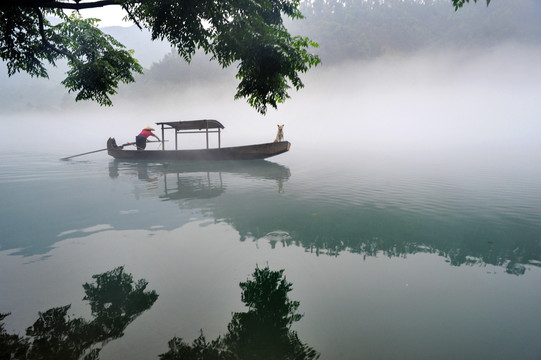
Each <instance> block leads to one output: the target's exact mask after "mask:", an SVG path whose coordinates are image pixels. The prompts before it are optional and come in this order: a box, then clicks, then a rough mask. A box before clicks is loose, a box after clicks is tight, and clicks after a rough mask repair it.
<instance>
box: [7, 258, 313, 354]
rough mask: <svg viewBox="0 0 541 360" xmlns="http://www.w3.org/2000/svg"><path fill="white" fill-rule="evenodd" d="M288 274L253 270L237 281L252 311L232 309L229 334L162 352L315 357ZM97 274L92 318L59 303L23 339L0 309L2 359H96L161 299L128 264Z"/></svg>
mask: <svg viewBox="0 0 541 360" xmlns="http://www.w3.org/2000/svg"><path fill="white" fill-rule="evenodd" d="M283 272H284V271H283V270H280V271H271V270H270V269H269V268H268V267H266V268H264V269H259V268H256V269H255V271H254V273H253V279H248V280H247V281H246V282H241V283H240V287H241V289H242V297H241V299H242V301H243V302H244V304H245V305H246V306H248V311H247V312H243V313H234V314H233V318H232V319H231V322H230V323H229V325H228V327H227V330H228V332H227V334H226V335H225V336H223V337H218V338H217V339H216V340H213V341H210V342H208V341H207V340H206V339H205V337H204V335H203V333H201V335H200V336H199V337H198V338H197V339H195V340H194V341H193V342H192V344H191V345H190V344H188V343H185V342H184V341H183V340H182V339H181V338H177V337H175V338H173V339H171V340H170V341H169V351H168V352H166V353H164V354H161V355H159V358H160V359H161V360H180V359H186V360H190V359H199V360H211V359H215V360H236V359H263V360H272V359H296V360H309V359H317V358H318V357H319V354H318V353H317V352H316V351H315V350H314V349H312V348H311V347H309V346H308V345H307V344H304V343H302V342H301V341H300V340H299V337H298V335H297V333H296V332H295V331H293V330H291V326H292V325H293V323H295V322H297V321H299V320H300V319H301V318H302V315H301V314H299V313H297V309H298V308H299V302H298V301H291V300H289V298H288V293H289V292H290V291H291V290H292V284H291V283H289V282H287V281H286V279H285V276H283ZM92 278H93V279H94V282H92V283H86V284H84V285H83V288H84V291H85V297H84V298H83V300H86V301H88V302H89V304H90V308H91V311H92V317H93V320H91V321H88V320H85V319H83V318H72V317H70V316H69V315H68V311H69V309H70V306H71V305H66V306H60V307H56V308H52V309H49V310H47V311H45V312H43V313H39V318H38V319H37V320H36V321H35V322H34V324H33V325H32V326H30V327H29V328H27V329H26V337H23V336H19V335H15V334H13V335H10V334H8V333H7V332H6V331H5V329H4V323H3V320H4V318H5V317H6V316H7V315H8V314H0V359H21V360H22V359H28V360H34V359H44V360H45V359H51V360H52V359H55V360H57V359H62V360H64V359H65V360H71V359H73V360H75V359H83V360H97V359H99V354H100V351H101V349H102V348H103V347H104V346H105V345H106V344H107V343H108V342H110V341H111V340H114V339H117V338H120V337H121V336H123V335H124V330H125V329H126V327H127V326H128V325H129V324H130V323H131V322H132V321H134V320H135V319H136V318H137V317H138V316H139V315H141V313H143V312H144V311H146V310H148V309H150V307H151V306H152V305H153V304H154V302H155V301H156V299H157V298H158V294H156V292H155V291H153V290H152V291H145V289H146V287H147V285H148V283H147V281H146V280H144V279H142V280H139V281H136V282H135V281H134V280H133V277H132V275H131V274H126V273H125V272H124V268H123V267H118V268H116V269H113V270H111V271H108V272H105V273H103V274H98V275H94V276H92Z"/></svg>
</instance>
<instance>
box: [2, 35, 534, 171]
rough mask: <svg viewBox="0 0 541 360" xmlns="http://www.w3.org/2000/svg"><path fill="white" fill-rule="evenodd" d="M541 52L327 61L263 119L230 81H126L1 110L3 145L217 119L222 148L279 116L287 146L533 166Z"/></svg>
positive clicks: (251, 137)
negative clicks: (162, 85)
mask: <svg viewBox="0 0 541 360" xmlns="http://www.w3.org/2000/svg"><path fill="white" fill-rule="evenodd" d="M540 60H541V49H540V48H533V47H526V46H520V45H514V44H506V45H502V46H499V47H496V48H492V49H489V50H485V51H477V52H472V51H469V52H466V51H463V52H458V51H448V52H438V53H418V54H416V55H412V56H402V57H401V56H394V57H393V56H389V57H383V58H378V59H375V60H370V61H365V62H355V63H348V64H343V65H341V66H338V67H329V66H325V64H323V65H322V66H319V67H317V68H315V69H312V70H311V71H310V72H309V73H308V74H306V75H305V76H304V82H305V88H304V89H302V90H300V91H299V92H295V91H292V92H291V95H292V98H291V99H289V100H288V101H286V103H285V104H282V105H280V106H279V108H278V110H274V109H270V110H269V112H268V114H267V115H266V116H261V115H259V114H257V113H256V112H255V110H253V109H251V108H250V107H249V106H248V105H247V103H246V102H245V101H244V100H237V101H234V100H233V96H234V92H235V86H236V83H235V80H234V79H233V78H231V79H230V81H229V82H227V83H216V84H212V86H209V85H195V86H190V87H189V88H186V89H185V90H183V91H179V90H165V91H164V92H163V93H153V94H152V96H149V97H148V98H141V97H134V98H130V97H128V96H122V92H123V91H127V90H126V87H124V88H121V89H120V93H121V95H119V96H116V97H114V98H113V102H114V104H115V105H114V106H113V107H99V106H98V105H96V104H93V103H89V102H86V103H84V102H79V103H76V104H69V106H68V107H66V109H62V110H60V109H59V110H51V109H46V110H32V111H24V112H23V111H17V112H2V113H0V116H1V118H2V120H1V121H2V125H3V128H4V133H5V134H6V135H7V136H5V137H4V140H3V142H2V144H1V145H0V151H2V152H13V151H22V152H25V151H31V152H34V151H39V152H44V151H45V152H58V153H59V154H61V155H70V154H76V153H81V152H85V151H90V150H95V149H100V148H103V147H105V142H106V139H107V138H108V137H109V136H112V137H115V138H116V139H117V142H118V143H124V142H127V141H133V138H134V136H135V135H136V134H137V133H138V131H139V130H140V129H141V128H143V127H145V126H147V125H153V124H154V123H155V122H159V121H175V120H187V119H197V118H215V119H218V120H220V121H221V122H222V123H223V124H224V125H225V126H226V129H225V131H224V133H223V136H222V146H232V145H241V144H250V143H259V142H267V141H272V140H273V139H274V136H275V132H276V124H285V135H286V140H289V141H290V142H292V143H293V147H292V150H293V151H300V150H301V149H303V148H304V149H312V148H323V147H324V148H327V149H329V150H331V149H336V150H340V151H342V150H355V151H359V152H366V153H374V154H380V155H399V154H404V153H408V154H416V155H421V154H422V155H423V156H425V155H428V156H433V155H437V156H450V157H453V156H456V155H457V154H462V155H464V154H468V156H475V155H476V154H477V155H482V156H487V157H488V158H492V159H494V155H495V152H496V153H497V156H498V157H501V158H502V159H504V158H507V157H508V156H510V157H512V158H513V161H517V160H523V161H526V162H532V164H533V163H535V161H537V160H539V157H540V156H541V142H540V141H539V138H540V134H541V106H540V99H541V67H539V61H540ZM11 80H12V79H9V81H11ZM38 85H39V83H38V82H36V86H38ZM29 95H30V94H29ZM23 101H24V99H23ZM64 101H66V100H64ZM67 101H72V100H67ZM200 140H201V139H198V140H195V139H189V140H188V142H189V144H188V147H198V146H202V144H201V142H200ZM192 141H193V143H192ZM173 144H174V143H173V141H171V142H169V144H168V145H169V146H173ZM331 152H332V151H331Z"/></svg>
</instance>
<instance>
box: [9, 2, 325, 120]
mask: <svg viewBox="0 0 541 360" xmlns="http://www.w3.org/2000/svg"><path fill="white" fill-rule="evenodd" d="M112 5H115V6H121V7H122V8H123V9H124V10H125V12H126V14H127V15H126V18H127V19H130V20H132V21H134V22H135V23H136V24H138V26H140V27H145V28H147V29H149V30H150V32H151V34H152V39H153V40H156V39H160V40H167V41H169V42H170V43H171V45H173V46H174V47H175V48H176V49H177V50H178V53H179V54H180V55H181V56H182V57H183V58H184V60H186V61H188V62H189V61H190V60H191V58H192V56H193V55H194V54H195V52H196V50H197V49H202V50H203V51H204V52H205V53H207V54H210V55H211V58H212V59H213V60H216V61H217V62H218V63H219V64H220V65H221V66H222V67H228V66H231V65H233V64H236V65H237V69H238V71H237V74H236V77H237V79H238V80H239V84H238V87H237V93H236V95H235V98H246V99H247V100H248V102H249V103H250V105H252V106H253V107H254V108H256V109H257V111H259V112H260V113H263V114H264V113H265V112H266V111H267V106H268V105H270V106H272V107H274V108H276V107H277V104H278V103H281V102H283V101H284V100H285V99H287V98H288V97H289V94H288V91H289V89H290V88H291V87H293V88H295V89H296V90H298V89H300V88H302V87H303V83H302V81H301V79H300V74H301V73H304V72H306V71H307V70H308V69H309V68H310V67H312V66H315V65H317V64H318V63H319V62H320V60H319V58H318V57H317V56H315V55H313V54H311V53H309V51H308V50H309V49H310V48H311V47H316V46H317V44H316V43H314V42H312V41H311V40H310V39H308V38H305V37H300V36H292V35H291V34H290V33H289V32H288V31H287V29H286V27H285V26H284V24H283V17H288V18H290V19H301V18H302V14H301V12H300V11H299V5H300V0H227V1H216V0H164V1H156V0H68V1H59V0H51V1H40V0H4V1H3V2H2V4H0V18H1V19H2V23H1V25H0V58H2V59H3V60H5V61H6V62H7V68H8V74H9V75H13V74H14V73H15V72H19V71H24V72H27V73H29V74H30V75H32V76H38V77H47V71H46V67H45V64H44V63H50V64H53V65H55V62H56V61H58V60H59V59H62V58H65V59H67V60H68V65H69V67H70V70H69V71H68V73H67V77H66V79H65V80H64V81H63V82H62V83H63V84H64V85H65V86H66V87H67V88H68V90H69V91H70V92H76V93H77V97H76V100H95V101H97V102H98V103H99V104H101V105H111V104H112V102H111V99H110V97H109V96H110V95H113V94H115V93H116V88H117V87H118V85H119V83H120V82H124V83H129V82H133V81H134V78H133V73H139V72H141V71H142V68H141V66H140V65H139V64H138V62H137V61H136V60H135V59H134V58H133V57H132V54H131V53H130V52H129V51H127V50H126V49H125V48H124V47H123V46H122V45H121V44H120V43H119V42H117V41H116V40H114V39H113V38H112V37H110V36H108V35H105V34H103V33H102V32H101V31H100V30H99V29H98V28H97V26H96V25H97V19H83V18H81V17H80V16H78V15H71V16H67V15H66V14H64V12H63V11H62V10H65V9H73V10H81V9H85V8H93V7H104V6H112ZM47 16H56V17H58V18H60V19H61V23H60V24H58V25H53V24H51V23H50V22H49V21H48V20H47Z"/></svg>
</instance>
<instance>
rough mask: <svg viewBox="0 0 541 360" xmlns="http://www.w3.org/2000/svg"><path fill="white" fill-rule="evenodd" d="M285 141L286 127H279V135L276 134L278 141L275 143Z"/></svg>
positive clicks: (275, 140)
mask: <svg viewBox="0 0 541 360" xmlns="http://www.w3.org/2000/svg"><path fill="white" fill-rule="evenodd" d="M280 141H284V125H278V134H276V139H274V142H280Z"/></svg>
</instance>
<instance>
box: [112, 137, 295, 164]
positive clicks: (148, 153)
mask: <svg viewBox="0 0 541 360" xmlns="http://www.w3.org/2000/svg"><path fill="white" fill-rule="evenodd" d="M290 147H291V143H289V142H288V141H280V142H272V143H266V144H256V145H246V146H235V147H225V148H216V149H200V150H123V149H122V148H121V147H119V146H117V145H116V141H115V139H114V138H109V140H108V141H107V153H108V154H109V155H110V156H112V157H114V158H115V159H121V160H145V161H209V160H210V161H216V160H256V159H266V158H269V157H271V156H276V155H279V154H282V153H284V152H286V151H289V148H290Z"/></svg>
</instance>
